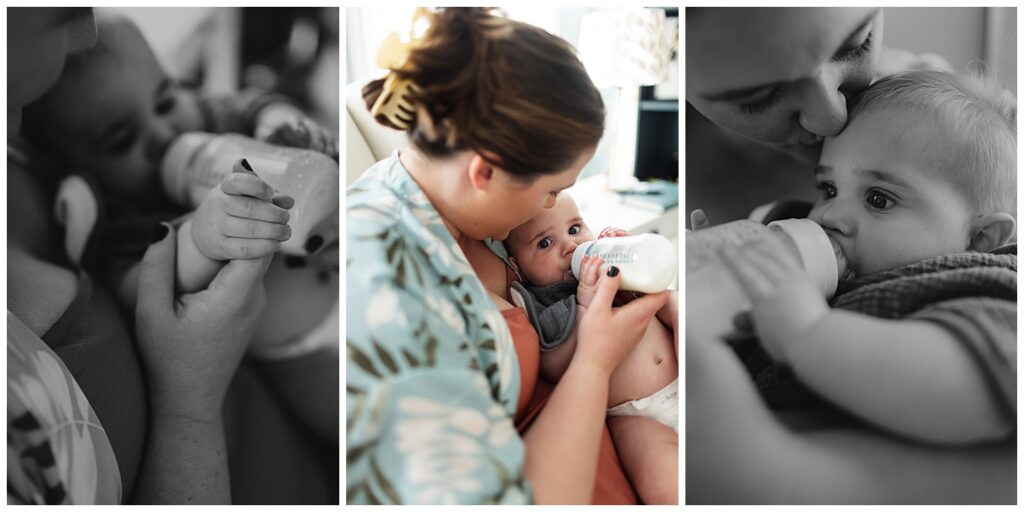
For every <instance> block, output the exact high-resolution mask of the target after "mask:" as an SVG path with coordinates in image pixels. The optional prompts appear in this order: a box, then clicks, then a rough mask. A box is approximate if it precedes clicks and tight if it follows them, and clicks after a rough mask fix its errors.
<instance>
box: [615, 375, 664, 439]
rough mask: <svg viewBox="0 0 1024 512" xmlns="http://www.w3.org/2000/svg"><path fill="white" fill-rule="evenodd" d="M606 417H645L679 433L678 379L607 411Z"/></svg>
mask: <svg viewBox="0 0 1024 512" xmlns="http://www.w3.org/2000/svg"><path fill="white" fill-rule="evenodd" d="M608 416H646V417H648V418H651V419H654V420H656V421H657V422H658V423H661V424H662V425H665V426H667V427H669V428H671V429H672V430H675V431H676V432H677V433H678V432H679V379H678V378H677V379H676V380H673V381H672V382H670V383H669V384H668V385H667V386H665V387H663V388H661V389H660V390H659V391H657V392H655V393H652V394H650V395H648V396H645V397H643V398H637V399H636V400H632V401H629V402H625V403H621V404H619V405H616V406H615V407H612V408H611V409H608Z"/></svg>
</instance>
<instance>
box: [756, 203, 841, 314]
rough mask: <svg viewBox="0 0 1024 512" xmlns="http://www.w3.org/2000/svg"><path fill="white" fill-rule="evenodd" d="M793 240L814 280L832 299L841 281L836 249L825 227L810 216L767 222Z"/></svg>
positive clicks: (827, 296)
mask: <svg viewBox="0 0 1024 512" xmlns="http://www.w3.org/2000/svg"><path fill="white" fill-rule="evenodd" d="M768 227H769V228H772V229H777V230H779V231H782V232H783V233H785V234H787V235H789V237H790V238H791V239H793V243H794V245H795V246H796V250H797V253H799V254H800V259H801V260H802V261H803V264H804V269H806V270H807V273H808V274H809V275H810V276H811V279H813V280H814V282H815V284H816V285H818V288H819V289H821V291H822V292H823V293H824V294H825V298H827V299H828V298H832V295H833V294H834V293H835V292H836V285H837V284H838V282H839V265H838V263H837V262H836V254H835V250H834V249H833V247H832V242H831V241H829V238H828V235H827V234H825V230H824V229H822V228H821V226H819V225H818V223H816V222H814V221H813V220H810V219H783V220H777V221H775V222H772V223H769V224H768Z"/></svg>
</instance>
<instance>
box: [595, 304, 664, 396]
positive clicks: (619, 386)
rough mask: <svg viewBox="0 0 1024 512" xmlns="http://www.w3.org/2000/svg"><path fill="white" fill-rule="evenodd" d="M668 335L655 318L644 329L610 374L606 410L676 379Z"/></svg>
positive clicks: (656, 389) (655, 390) (650, 392)
mask: <svg viewBox="0 0 1024 512" xmlns="http://www.w3.org/2000/svg"><path fill="white" fill-rule="evenodd" d="M674 345H675V344H674V342H673V338H672V332H671V331H670V330H668V329H667V328H666V327H665V326H664V325H662V323H661V322H659V321H658V320H657V319H655V320H652V321H651V324H650V325H648V326H647V332H645V333H644V337H643V338H641V339H640V343H639V344H638V345H637V346H636V348H635V349H633V351H632V352H630V354H629V355H628V356H626V359H624V360H623V361H622V362H621V363H619V367H618V368H616V369H615V371H614V372H613V373H612V377H611V381H610V383H609V389H608V407H613V406H616V405H619V404H621V403H623V402H628V401H630V400H636V399H637V398H643V397H645V396H648V395H650V394H652V393H655V392H657V391H658V390H660V389H661V388H663V387H665V386H667V385H668V383H670V382H672V381H673V380H675V379H676V378H677V377H678V376H679V360H678V358H677V357H676V351H675V346H674Z"/></svg>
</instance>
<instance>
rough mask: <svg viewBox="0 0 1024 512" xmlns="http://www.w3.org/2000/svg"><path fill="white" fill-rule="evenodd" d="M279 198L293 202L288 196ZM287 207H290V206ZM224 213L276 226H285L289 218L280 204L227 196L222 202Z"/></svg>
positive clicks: (288, 214)
mask: <svg viewBox="0 0 1024 512" xmlns="http://www.w3.org/2000/svg"><path fill="white" fill-rule="evenodd" d="M280 197H282V198H288V200H290V201H291V202H292V203H294V202H295V201H294V200H292V199H291V198H290V197H289V196H280ZM274 199H275V200H276V199H277V198H276V197H275V198H274ZM288 206H289V207H290V206H291V205H288ZM224 212H225V213H227V214H228V215H230V216H232V217H238V218H242V219H251V220H260V221H264V222H274V223H277V224H287V223H288V220H289V219H290V218H291V214H290V213H288V210H286V209H285V207H284V206H282V205H280V204H276V203H270V202H267V201H263V200H260V199H253V198H251V197H244V196H229V197H228V198H227V200H225V201H224Z"/></svg>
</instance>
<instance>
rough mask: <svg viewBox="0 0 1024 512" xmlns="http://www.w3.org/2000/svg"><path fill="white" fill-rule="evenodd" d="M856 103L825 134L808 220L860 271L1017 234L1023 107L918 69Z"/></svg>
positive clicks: (982, 87)
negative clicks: (842, 122) (834, 131)
mask: <svg viewBox="0 0 1024 512" xmlns="http://www.w3.org/2000/svg"><path fill="white" fill-rule="evenodd" d="M849 108H850V120H849V122H848V123H847V125H846V127H845V128H844V129H843V131H842V133H840V134H839V135H838V136H837V137H835V138H831V139H827V140H826V141H825V145H824V148H823V150H822V154H821V159H820V161H819V163H818V164H819V165H818V167H817V169H816V170H815V176H816V179H817V181H818V188H819V189H821V191H822V196H821V198H820V199H819V200H818V202H817V204H815V206H814V209H813V210H812V211H811V214H810V218H811V219H812V220H814V221H816V222H818V223H819V224H821V225H822V226H823V227H824V228H825V229H826V231H828V232H829V234H830V235H832V236H833V237H834V238H835V239H836V241H837V242H838V243H839V245H840V246H841V247H842V248H843V250H844V252H845V253H846V257H847V259H848V260H849V263H850V266H851V268H852V269H853V271H854V272H855V273H856V274H857V275H868V274H874V273H877V272H881V271H884V270H889V269H893V268H896V267H899V266H902V265H906V264H909V263H914V262H917V261H920V260H923V259H925V258H930V257H934V256H940V255H944V254H952V253H957V252H964V251H990V250H992V249H995V248H997V247H999V246H1001V245H1004V244H1006V243H1008V242H1009V241H1010V240H1012V239H1013V235H1014V230H1015V225H1016V224H1015V220H1014V218H1015V216H1016V199H1017V198H1016V171H1017V169H1016V163H1017V132H1016V108H1015V106H1014V103H1013V101H1012V100H1011V99H1008V98H1006V97H1005V96H1004V94H1003V92H1002V91H1001V90H1000V89H998V88H995V87H994V86H992V85H991V84H987V83H985V82H983V81H981V80H979V79H974V78H970V77H962V76H955V75H951V74H948V73H942V72H936V71H915V72H908V73H902V74H899V75H894V76H891V77H887V78H884V79H882V80H879V81H878V82H877V83H875V84H874V85H872V86H871V88H870V89H868V90H867V91H865V92H864V93H862V94H861V95H860V96H858V97H857V98H856V99H855V100H854V101H853V102H851V104H850V107H849Z"/></svg>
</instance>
